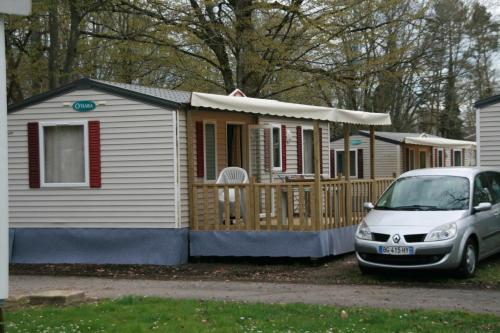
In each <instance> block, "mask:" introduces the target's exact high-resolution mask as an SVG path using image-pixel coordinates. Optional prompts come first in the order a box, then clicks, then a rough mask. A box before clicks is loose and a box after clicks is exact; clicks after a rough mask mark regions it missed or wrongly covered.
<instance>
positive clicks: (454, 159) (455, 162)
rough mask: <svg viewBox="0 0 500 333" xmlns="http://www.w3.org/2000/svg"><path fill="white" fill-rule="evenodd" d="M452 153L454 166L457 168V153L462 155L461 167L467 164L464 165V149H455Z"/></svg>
mask: <svg viewBox="0 0 500 333" xmlns="http://www.w3.org/2000/svg"><path fill="white" fill-rule="evenodd" d="M452 152H453V166H457V160H456V158H455V153H456V152H459V153H460V165H459V166H464V165H463V164H465V163H462V162H463V160H464V158H463V156H462V153H463V152H462V149H453V150H452Z"/></svg>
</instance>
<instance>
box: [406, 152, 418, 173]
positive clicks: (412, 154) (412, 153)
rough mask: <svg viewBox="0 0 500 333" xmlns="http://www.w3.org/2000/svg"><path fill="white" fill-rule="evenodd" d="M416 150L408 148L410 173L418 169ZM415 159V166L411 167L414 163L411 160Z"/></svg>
mask: <svg viewBox="0 0 500 333" xmlns="http://www.w3.org/2000/svg"><path fill="white" fill-rule="evenodd" d="M415 153H416V150H415V148H408V171H410V170H415V169H418V168H416V167H415V164H416V162H417V159H416V157H417V156H416V154H415ZM412 157H413V165H411V164H412V163H411V162H412V160H411V158H412Z"/></svg>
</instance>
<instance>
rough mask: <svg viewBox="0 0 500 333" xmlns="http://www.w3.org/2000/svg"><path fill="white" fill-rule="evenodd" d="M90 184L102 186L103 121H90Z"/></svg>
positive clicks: (95, 186)
mask: <svg viewBox="0 0 500 333" xmlns="http://www.w3.org/2000/svg"><path fill="white" fill-rule="evenodd" d="M89 174H90V179H89V185H90V187H91V188H100V187H101V122H100V121H99V120H91V121H89Z"/></svg>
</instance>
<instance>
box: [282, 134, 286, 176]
mask: <svg viewBox="0 0 500 333" xmlns="http://www.w3.org/2000/svg"><path fill="white" fill-rule="evenodd" d="M281 171H283V172H285V171H286V125H281Z"/></svg>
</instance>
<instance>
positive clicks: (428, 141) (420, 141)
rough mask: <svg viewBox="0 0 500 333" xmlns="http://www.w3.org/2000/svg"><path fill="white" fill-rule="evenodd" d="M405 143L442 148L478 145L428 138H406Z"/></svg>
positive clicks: (462, 141) (470, 142) (472, 142)
mask: <svg viewBox="0 0 500 333" xmlns="http://www.w3.org/2000/svg"><path fill="white" fill-rule="evenodd" d="M405 143H408V144H414V145H423V146H433V147H442V148H473V147H475V146H476V143H475V142H474V141H464V140H453V139H445V138H437V137H426V136H420V137H406V138H405Z"/></svg>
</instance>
